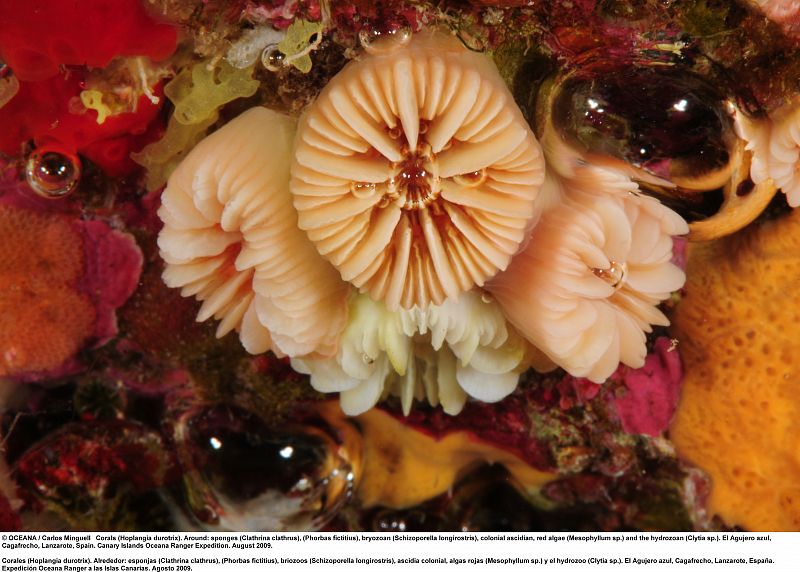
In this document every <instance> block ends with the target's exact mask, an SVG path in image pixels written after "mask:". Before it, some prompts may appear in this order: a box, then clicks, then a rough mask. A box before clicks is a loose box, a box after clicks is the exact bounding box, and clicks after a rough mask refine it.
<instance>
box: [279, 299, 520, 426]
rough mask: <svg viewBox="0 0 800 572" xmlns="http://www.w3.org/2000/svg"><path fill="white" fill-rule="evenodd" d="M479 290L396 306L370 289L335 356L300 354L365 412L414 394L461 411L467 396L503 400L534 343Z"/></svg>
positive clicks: (323, 381) (297, 362)
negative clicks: (371, 294)
mask: <svg viewBox="0 0 800 572" xmlns="http://www.w3.org/2000/svg"><path fill="white" fill-rule="evenodd" d="M484 298H485V295H483V297H482V295H481V294H480V293H478V292H476V291H471V292H467V293H464V294H462V295H461V296H460V297H459V298H458V299H457V300H447V301H446V302H445V303H444V304H442V305H429V306H428V307H426V308H424V309H421V308H419V307H415V308H412V309H410V310H398V311H389V310H387V309H386V307H385V306H384V305H383V304H382V303H380V302H375V301H373V300H371V299H370V298H369V297H368V296H366V295H364V294H358V295H356V296H354V297H353V299H352V301H351V304H350V321H349V322H348V325H347V328H346V329H345V331H344V334H343V335H342V338H341V346H340V350H339V353H338V354H337V355H336V357H335V358H334V359H328V360H313V359H294V360H292V365H293V367H294V368H295V369H297V370H298V371H301V372H304V373H308V374H310V375H311V384H312V385H313V386H314V388H315V389H317V390H319V391H322V392H326V393H331V392H340V393H341V396H340V401H341V406H342V409H343V411H344V412H345V413H347V414H348V415H358V414H360V413H363V412H365V411H367V410H368V409H370V408H372V407H373V406H374V405H375V404H376V403H377V402H378V401H379V400H380V399H381V398H384V397H386V396H387V395H390V394H394V395H397V396H399V397H400V400H401V403H402V406H403V411H404V413H405V414H408V413H409V411H410V409H411V405H412V402H413V400H414V399H417V400H427V401H428V402H429V403H430V404H431V405H433V406H436V405H439V404H441V405H442V409H443V410H444V411H445V412H446V413H448V414H450V415H455V414H457V413H459V412H460V411H461V409H462V408H463V407H464V404H465V403H466V400H467V396H470V397H473V398H475V399H478V400H480V401H484V402H490V403H491V402H496V401H499V400H501V399H503V398H504V397H506V396H507V395H508V394H509V393H511V392H512V391H513V390H514V389H515V388H516V386H517V382H518V381H519V376H520V373H521V372H522V371H523V370H524V369H525V367H526V362H525V356H526V347H527V344H526V343H525V342H524V340H523V339H522V338H521V337H520V336H519V334H517V333H516V332H515V331H514V330H513V329H512V328H509V327H508V326H507V324H506V320H505V317H504V316H503V314H502V312H501V311H500V308H499V307H498V306H497V304H496V303H494V302H493V301H491V300H488V301H487V300H484Z"/></svg>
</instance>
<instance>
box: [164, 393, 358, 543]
mask: <svg viewBox="0 0 800 572" xmlns="http://www.w3.org/2000/svg"><path fill="white" fill-rule="evenodd" d="M178 434H182V435H186V438H185V439H183V440H182V441H181V442H180V443H179V448H180V449H181V450H182V454H181V458H182V459H184V462H187V463H189V464H190V466H188V467H185V469H188V474H189V475H191V478H190V479H188V480H187V481H186V482H185V486H186V487H187V490H186V493H187V498H189V499H193V502H192V501H190V502H191V505H192V506H191V507H190V508H191V509H192V513H193V514H194V516H195V518H196V519H197V520H198V521H199V523H201V525H202V526H203V527H204V528H207V529H209V530H318V529H319V528H321V527H322V526H324V525H325V524H326V523H327V522H328V521H329V520H330V519H331V518H333V517H334V516H335V515H336V514H337V513H338V511H339V509H341V508H342V506H343V505H344V503H346V502H347V500H348V499H349V498H350V497H351V496H352V493H353V488H354V486H355V483H354V477H353V468H352V466H351V465H350V462H349V460H348V459H347V458H345V455H346V450H345V449H344V447H343V446H342V445H341V444H339V443H338V442H337V441H336V439H335V438H334V437H333V436H332V433H330V432H328V431H326V430H325V424H324V423H321V424H316V423H314V424H308V425H300V426H297V425H292V426H284V427H273V426H270V425H268V424H267V423H266V422H265V421H264V420H263V419H262V418H261V417H259V416H258V415H256V414H255V413H253V412H250V411H247V410H245V409H242V408H238V407H234V406H214V407H211V408H209V409H205V410H201V411H199V412H198V413H197V414H195V415H192V416H191V419H190V420H188V422H186V424H185V426H184V427H182V428H181V430H180V431H179V432H178Z"/></svg>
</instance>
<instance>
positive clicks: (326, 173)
mask: <svg viewBox="0 0 800 572" xmlns="http://www.w3.org/2000/svg"><path fill="white" fill-rule="evenodd" d="M365 52H366V53H365V54H364V55H363V57H362V58H360V59H358V60H356V61H353V62H351V63H349V64H348V65H346V66H345V67H344V69H342V70H341V71H340V72H339V73H338V74H336V75H335V76H334V77H333V78H332V79H331V80H330V81H329V82H328V84H327V85H326V86H325V88H324V89H323V90H322V91H321V93H320V94H319V96H318V97H317V98H316V100H315V101H314V102H313V103H312V104H311V105H310V106H309V107H308V109H307V110H306V112H305V114H304V115H303V116H302V117H301V119H300V122H299V124H298V125H297V126H295V124H294V120H293V119H291V118H289V117H287V116H285V115H282V114H279V113H276V112H273V111H268V110H265V109H263V108H255V109H252V110H249V111H247V112H245V113H243V114H242V115H241V116H239V117H238V118H236V119H235V120H233V121H231V122H229V123H228V124H226V125H225V126H224V127H223V128H221V129H219V130H218V131H216V132H215V133H213V134H212V135H210V136H209V137H208V138H206V139H205V140H204V141H202V142H201V143H200V144H199V145H198V146H197V148H195V149H194V150H193V151H192V152H191V153H190V154H189V156H188V157H187V158H186V159H185V160H184V161H183V162H182V163H181V164H180V165H179V166H178V167H177V169H176V170H175V172H174V173H173V174H172V176H171V177H170V179H169V182H168V183H167V186H166V189H165V191H164V194H163V196H162V208H161V210H160V211H159V214H160V216H161V219H162V220H163V222H164V228H163V230H162V231H161V234H160V236H159V247H160V249H161V255H162V257H163V258H164V260H165V261H166V263H167V268H166V270H165V273H164V278H165V280H166V281H167V283H168V284H170V285H171V286H176V287H181V288H182V292H183V294H184V295H187V296H189V295H195V296H196V297H197V298H198V299H199V300H202V301H203V307H202V309H201V311H200V314H199V319H200V320H205V319H206V318H209V317H211V316H214V317H216V318H217V319H220V320H221V324H220V328H219V330H218V334H219V335H224V334H225V333H227V332H228V331H230V330H231V329H236V330H238V331H239V335H240V337H241V339H242V343H243V345H244V346H245V348H247V349H248V350H249V351H251V352H253V353H259V352H263V351H265V350H271V351H273V352H275V353H277V354H278V355H287V356H289V357H291V358H293V364H294V366H295V368H296V369H298V370H299V371H302V372H304V373H309V374H310V375H311V383H312V385H313V386H314V387H315V388H317V389H319V390H321V391H326V392H340V393H341V402H342V407H343V409H344V411H345V412H347V413H349V414H353V415H355V414H358V413H363V412H364V411H366V410H368V409H370V408H371V407H372V406H374V405H375V403H377V401H378V400H379V399H380V398H381V397H382V396H385V395H387V394H390V393H393V394H396V395H399V396H400V398H401V401H402V403H403V407H404V410H405V411H406V413H408V411H409V410H410V407H411V402H412V400H413V399H414V398H415V397H416V398H418V399H420V398H424V399H427V401H428V402H429V403H430V404H432V405H437V404H439V403H441V404H442V406H443V407H444V409H445V410H446V411H447V412H449V413H451V414H455V413H458V412H459V411H460V410H461V408H462V407H463V406H464V403H465V401H466V399H467V396H471V397H473V398H476V399H480V400H482V401H488V402H495V401H499V400H500V399H502V398H503V397H505V396H506V395H508V394H510V393H511V392H512V391H513V390H514V388H515V387H516V385H517V380H518V378H519V375H520V374H521V373H522V372H523V371H524V370H525V369H527V368H528V367H530V366H531V365H532V362H531V359H530V357H529V356H530V355H531V354H534V353H538V354H543V355H544V356H546V358H548V359H544V360H540V361H544V362H547V361H548V360H551V361H552V364H555V365H558V366H561V367H563V368H565V369H566V370H567V371H568V372H569V373H571V374H573V375H579V376H586V377H589V378H590V379H592V380H593V381H596V382H602V381H604V380H605V379H606V378H608V376H609V375H610V374H611V373H612V372H613V371H615V370H616V368H617V366H618V365H619V364H620V362H623V363H625V364H627V365H629V366H631V367H640V366H641V365H643V363H644V358H645V355H646V353H647V352H646V348H645V333H646V332H650V331H651V330H652V326H653V325H662V326H663V325H667V324H668V322H667V320H666V318H665V317H664V315H663V314H662V313H661V312H660V311H659V310H658V309H657V308H656V306H657V304H658V303H659V302H661V301H663V300H664V299H666V298H667V297H668V296H669V294H670V293H671V292H672V291H674V290H676V289H678V288H679V287H680V286H681V285H682V284H683V273H682V271H681V270H680V269H679V268H677V267H676V266H675V265H674V264H673V263H672V261H671V260H672V252H673V245H672V238H673V237H674V236H678V235H681V234H685V233H686V232H687V231H688V228H687V226H686V223H685V222H684V221H683V220H682V219H681V217H680V216H678V215H677V214H676V213H674V212H673V211H671V210H669V209H668V208H666V207H664V206H663V205H661V204H660V203H659V202H658V201H657V200H655V199H652V198H648V197H645V196H642V195H641V194H640V193H639V191H638V187H637V185H636V184H635V183H633V182H632V181H631V179H630V178H629V177H628V176H626V175H624V174H622V173H617V172H615V171H613V170H608V169H604V168H601V167H594V166H586V165H584V164H582V163H583V161H582V159H577V158H576V160H575V161H574V163H572V164H570V165H569V166H568V167H567V168H565V169H564V170H563V171H562V172H560V173H558V172H554V173H551V174H550V177H549V179H548V180H547V181H545V171H546V159H545V156H544V155H543V153H542V150H541V147H540V146H539V144H538V142H537V141H536V138H535V136H534V135H533V133H532V131H531V129H530V127H529V126H528V123H527V121H526V120H525V118H524V117H523V115H522V113H521V111H520V110H519V109H518V108H517V107H516V104H515V103H514V100H513V97H512V95H511V93H510V91H509V90H508V88H507V87H506V86H505V84H504V82H503V80H502V78H501V76H500V74H499V73H498V71H497V69H496V67H495V66H494V64H493V62H492V61H491V59H490V58H489V57H488V56H486V55H483V54H476V53H473V52H470V51H469V50H467V49H466V48H465V47H464V46H463V45H462V44H461V43H460V42H459V41H458V40H457V39H455V38H453V37H452V36H451V35H449V34H447V33H445V32H442V31H437V30H434V31H420V32H418V33H415V34H413V35H410V34H408V33H405V34H401V33H400V32H397V33H395V34H390V35H389V37H387V38H383V39H378V40H376V41H373V42H371V43H370V44H369V45H368V46H366V48H365ZM289 164H291V168H289ZM569 169H572V170H571V171H569ZM287 253H291V255H290V256H286V254H287ZM540 365H541V364H540ZM548 365H549V364H548ZM551 367H552V366H551Z"/></svg>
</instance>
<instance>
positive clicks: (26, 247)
mask: <svg viewBox="0 0 800 572" xmlns="http://www.w3.org/2000/svg"><path fill="white" fill-rule="evenodd" d="M83 270H84V248H83V240H82V238H81V234H80V231H79V230H78V229H77V228H76V226H75V225H74V224H73V223H72V221H71V220H70V219H69V217H67V216H64V215H60V214H51V213H38V212H35V211H32V210H27V209H22V208H16V207H13V206H10V205H0V376H14V375H18V374H21V373H25V372H36V371H46V370H49V369H53V368H56V367H58V366H59V365H61V364H62V363H63V362H65V361H66V360H67V359H69V358H70V357H71V356H72V355H74V354H75V352H77V351H78V350H79V349H80V348H81V346H82V345H83V343H84V341H85V340H86V339H87V338H88V337H89V336H90V335H91V333H92V331H93V328H94V324H95V308H94V305H93V304H92V302H91V301H90V300H89V298H88V297H87V296H86V295H85V294H82V293H80V292H78V291H77V290H76V289H75V284H76V282H77V281H78V279H79V278H80V277H81V276H82V274H83Z"/></svg>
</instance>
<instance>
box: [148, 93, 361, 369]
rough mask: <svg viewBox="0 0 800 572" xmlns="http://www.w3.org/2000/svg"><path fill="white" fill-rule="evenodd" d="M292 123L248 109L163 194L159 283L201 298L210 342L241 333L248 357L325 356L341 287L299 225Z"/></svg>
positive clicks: (341, 311)
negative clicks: (213, 324) (292, 188)
mask: <svg viewBox="0 0 800 572" xmlns="http://www.w3.org/2000/svg"><path fill="white" fill-rule="evenodd" d="M293 134H294V121H293V120H292V119H291V118H289V117H287V116H284V115H281V114H278V113H275V112H273V111H269V110H266V109H253V110H250V111H248V112H247V113H245V114H243V115H242V116H240V117H239V118H237V119H236V120H234V121H231V122H230V123H229V124H228V125H226V126H225V127H224V128H223V129H220V130H219V131H217V132H216V133H214V134H213V135H211V136H210V137H208V138H207V139H205V140H204V141H203V142H202V143H201V144H200V145H198V146H197V147H196V148H195V149H194V150H193V151H192V153H190V154H189V156H188V157H187V158H186V159H185V160H184V161H183V162H182V163H181V164H180V166H179V167H178V169H177V170H176V171H175V173H173V174H172V176H171V177H170V179H169V182H168V184H167V189H166V190H165V191H164V194H163V196H162V206H161V209H160V210H159V216H160V217H161V219H162V220H163V221H164V223H165V224H164V228H163V229H162V231H161V233H160V235H159V239H158V244H159V247H160V249H161V256H162V257H163V258H164V260H165V261H166V262H167V267H166V269H165V271H164V280H165V281H166V282H167V284H168V285H170V286H173V287H180V288H182V293H183V294H184V296H196V297H197V298H198V299H199V300H202V301H203V307H202V308H201V309H200V314H199V315H198V319H199V320H201V321H202V320H205V319H207V318H210V317H211V316H214V317H216V318H217V319H220V320H221V322H220V326H219V328H218V329H217V336H220V337H221V336H223V335H225V334H226V333H228V332H230V331H231V330H236V331H238V332H239V335H240V337H241V338H242V343H243V344H244V346H245V348H247V349H248V350H249V351H251V352H253V353H262V352H265V351H267V350H272V351H274V352H276V353H278V354H279V355H290V356H300V355H308V354H321V355H330V354H331V353H333V352H334V351H335V349H336V343H337V338H338V335H339V333H340V332H341V330H342V329H343V328H344V320H345V316H346V311H347V306H346V300H345V298H346V296H347V286H346V284H345V283H343V282H342V281H341V279H340V278H339V276H338V273H337V272H336V271H335V270H334V269H333V268H332V267H331V266H330V265H329V264H328V263H327V262H326V261H325V260H323V259H322V258H321V257H320V256H319V254H317V252H316V251H315V250H314V248H313V246H312V245H311V243H310V242H309V240H308V238H306V236H305V234H304V233H303V232H302V231H301V230H299V229H298V228H297V215H296V213H295V211H294V209H293V208H292V205H291V195H290V194H289V169H288V167H289V153H290V151H291V140H292V137H293Z"/></svg>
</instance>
